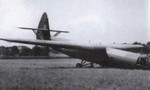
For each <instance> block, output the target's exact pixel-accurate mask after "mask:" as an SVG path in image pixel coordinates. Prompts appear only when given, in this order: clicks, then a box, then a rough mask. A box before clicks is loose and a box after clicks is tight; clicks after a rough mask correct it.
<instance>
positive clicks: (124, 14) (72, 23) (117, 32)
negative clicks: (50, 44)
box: [0, 0, 150, 45]
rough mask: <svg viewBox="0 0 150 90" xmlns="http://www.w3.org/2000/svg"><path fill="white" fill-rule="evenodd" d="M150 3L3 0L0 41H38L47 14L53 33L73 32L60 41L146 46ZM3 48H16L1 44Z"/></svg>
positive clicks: (132, 0)
mask: <svg viewBox="0 0 150 90" xmlns="http://www.w3.org/2000/svg"><path fill="white" fill-rule="evenodd" d="M149 9H150V8H149V0H0V37H2V38H19V39H35V35H34V33H33V32H32V31H28V30H20V29H18V28H17V27H19V26H24V27H37V25H38V23H39V20H40V18H41V15H42V14H43V13H44V12H47V14H48V17H49V22H50V28H51V29H60V30H67V31H70V33H69V34H61V35H60V36H59V37H64V38H68V39H71V40H74V41H79V42H89V41H90V42H91V43H95V42H97V43H113V42H116V43H124V42H126V43H132V42H135V41H139V42H143V43H146V42H147V41H149V40H150V37H149V34H150V33H149V31H150V30H149V21H150V19H149V12H150V10H149ZM0 45H12V44H10V43H6V42H3V41H0Z"/></svg>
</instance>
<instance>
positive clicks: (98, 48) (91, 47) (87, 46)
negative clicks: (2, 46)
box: [0, 38, 143, 50]
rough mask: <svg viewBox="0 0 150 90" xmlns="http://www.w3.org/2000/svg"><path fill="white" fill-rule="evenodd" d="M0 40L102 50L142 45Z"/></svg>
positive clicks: (139, 46) (124, 48)
mask: <svg viewBox="0 0 150 90" xmlns="http://www.w3.org/2000/svg"><path fill="white" fill-rule="evenodd" d="M0 40H4V41H8V42H16V43H23V44H33V45H43V46H49V47H56V48H68V49H86V50H102V49H106V48H108V47H109V48H116V49H123V50H126V49H136V48H142V47H143V46H142V45H101V44H99V45H92V44H81V43H71V42H61V41H59V42H58V41H49V40H27V39H3V38H0Z"/></svg>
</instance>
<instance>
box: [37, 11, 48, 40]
mask: <svg viewBox="0 0 150 90" xmlns="http://www.w3.org/2000/svg"><path fill="white" fill-rule="evenodd" d="M38 29H46V30H43V31H42V30H37V32H36V39H41V40H51V35H50V31H49V30H50V27H49V20H48V17H47V14H46V13H44V14H43V15H42V17H41V20H40V22H39V25H38Z"/></svg>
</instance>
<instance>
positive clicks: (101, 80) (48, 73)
mask: <svg viewBox="0 0 150 90" xmlns="http://www.w3.org/2000/svg"><path fill="white" fill-rule="evenodd" d="M77 62H79V61H78V60H74V59H73V60H69V59H68V60H57V59H56V60H55V59H53V60H19V61H18V60H0V89H1V90H10V89H11V90H122V89H123V90H124V89H125V90H129V89H130V90H135V89H136V90H141V89H142V90H149V89H150V85H149V83H150V72H149V71H148V70H124V69H111V68H108V69H105V68H103V69H102V68H81V69H80V68H73V67H74V66H75V63H77ZM54 67H55V68H54ZM61 67H63V68H61Z"/></svg>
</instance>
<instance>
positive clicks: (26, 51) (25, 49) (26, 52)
mask: <svg viewBox="0 0 150 90" xmlns="http://www.w3.org/2000/svg"><path fill="white" fill-rule="evenodd" d="M20 55H21V56H31V55H32V51H31V49H30V48H29V47H26V46H22V47H21V49H20Z"/></svg>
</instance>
